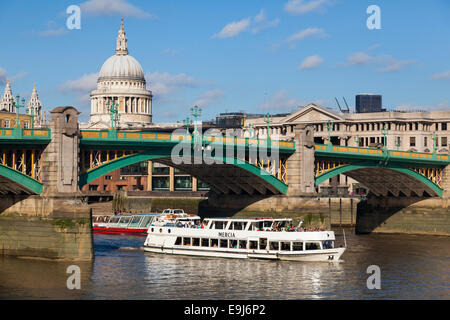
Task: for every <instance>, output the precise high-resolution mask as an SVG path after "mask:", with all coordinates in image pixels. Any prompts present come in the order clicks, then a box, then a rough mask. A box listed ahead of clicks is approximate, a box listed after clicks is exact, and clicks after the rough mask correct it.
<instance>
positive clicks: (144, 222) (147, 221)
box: [140, 216, 153, 228]
mask: <svg viewBox="0 0 450 320" xmlns="http://www.w3.org/2000/svg"><path fill="white" fill-rule="evenodd" d="M152 220H153V217H151V216H146V217H144V219H142V221H141V225H140V227H144V228H145V227H147V226H148V225H149V224H150V222H151V221H152Z"/></svg>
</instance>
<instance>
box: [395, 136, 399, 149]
mask: <svg viewBox="0 0 450 320" xmlns="http://www.w3.org/2000/svg"><path fill="white" fill-rule="evenodd" d="M395 146H396V147H397V151H399V150H400V137H396V138H395Z"/></svg>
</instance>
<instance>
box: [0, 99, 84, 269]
mask: <svg viewBox="0 0 450 320" xmlns="http://www.w3.org/2000/svg"><path fill="white" fill-rule="evenodd" d="M78 114H79V112H78V111H77V110H76V109H75V108H73V107H57V108H55V109H53V110H52V111H51V115H52V121H51V123H50V129H51V142H50V143H49V144H48V145H47V146H46V148H45V150H44V152H43V155H42V157H43V158H42V168H41V170H42V182H43V190H42V193H41V194H40V195H20V194H17V195H12V194H8V195H3V196H2V197H1V198H0V252H1V253H2V254H4V255H14V256H22V257H39V258H48V259H57V260H59V259H62V260H91V259H92V258H93V243H92V241H93V240H92V228H91V225H92V224H91V211H90V209H89V208H88V207H87V206H86V205H84V204H83V203H82V202H81V197H80V194H79V188H78V176H79V168H78V154H79V127H78Z"/></svg>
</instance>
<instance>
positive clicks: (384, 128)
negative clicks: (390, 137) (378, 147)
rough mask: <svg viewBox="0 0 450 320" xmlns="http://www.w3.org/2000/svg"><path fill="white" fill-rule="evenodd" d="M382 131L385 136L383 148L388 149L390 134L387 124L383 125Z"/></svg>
mask: <svg viewBox="0 0 450 320" xmlns="http://www.w3.org/2000/svg"><path fill="white" fill-rule="evenodd" d="M381 133H382V134H383V136H384V138H383V149H386V148H387V134H388V131H387V129H386V126H385V125H383V130H382V131H381Z"/></svg>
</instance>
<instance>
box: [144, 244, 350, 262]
mask: <svg viewBox="0 0 450 320" xmlns="http://www.w3.org/2000/svg"><path fill="white" fill-rule="evenodd" d="M144 251H146V252H152V253H162V254H172V255H184V256H197V257H213V258H231V259H260V260H285V261H303V262H308V261H309V262H319V261H323V262H331V261H339V259H340V257H341V255H342V254H343V253H344V251H345V248H333V249H327V250H320V252H304V251H303V252H301V253H292V252H289V253H283V252H275V251H273V252H267V251H265V250H252V251H248V250H220V249H216V250H199V249H190V248H170V247H164V246H147V245H144ZM258 251H259V252H258ZM314 251H315V250H314Z"/></svg>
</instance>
